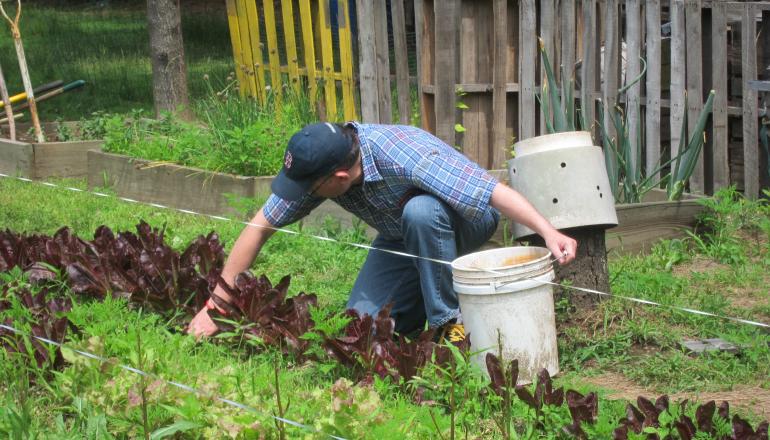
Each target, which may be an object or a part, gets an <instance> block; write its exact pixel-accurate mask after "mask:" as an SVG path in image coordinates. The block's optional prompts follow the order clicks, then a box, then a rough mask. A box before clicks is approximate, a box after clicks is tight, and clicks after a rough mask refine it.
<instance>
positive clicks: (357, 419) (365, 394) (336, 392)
mask: <svg viewBox="0 0 770 440" xmlns="http://www.w3.org/2000/svg"><path fill="white" fill-rule="evenodd" d="M328 393H329V394H331V399H330V400H329V402H328V403H327V405H326V406H325V408H323V409H322V414H324V415H323V416H321V417H319V418H318V419H317V421H316V426H315V427H316V429H318V430H319V431H321V432H324V433H328V434H333V435H337V436H341V437H345V438H351V439H352V438H369V433H370V431H371V427H372V426H376V425H380V424H382V422H383V420H384V418H385V414H383V413H382V404H381V402H380V397H379V395H378V394H377V393H376V392H375V391H374V388H372V387H371V386H358V385H354V384H353V383H352V382H350V381H349V380H347V379H339V380H337V381H336V382H335V383H334V385H332V387H331V389H330V390H329V392H328ZM324 394H326V393H325V392H323V391H320V390H319V391H316V396H317V397H318V398H319V399H320V398H323V397H324Z"/></svg>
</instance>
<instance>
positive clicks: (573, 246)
mask: <svg viewBox="0 0 770 440" xmlns="http://www.w3.org/2000/svg"><path fill="white" fill-rule="evenodd" d="M544 238H545V245H546V247H548V250H550V251H551V253H552V254H553V256H554V258H558V261H559V264H561V265H564V264H569V263H570V262H572V260H574V259H575V255H576V253H577V241H575V240H574V239H572V238H570V237H568V236H566V235H564V234H562V233H561V232H559V231H557V230H554V231H553V232H552V233H551V234H549V235H548V236H547V237H544Z"/></svg>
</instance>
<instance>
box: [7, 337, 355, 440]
mask: <svg viewBox="0 0 770 440" xmlns="http://www.w3.org/2000/svg"><path fill="white" fill-rule="evenodd" d="M0 328H3V329H6V330H8V331H11V332H13V333H15V334H17V335H21V336H26V337H32V338H35V339H38V340H40V341H42V342H45V343H46V344H50V345H54V346H56V347H59V348H61V349H66V350H70V351H72V352H74V353H76V354H79V355H81V356H84V357H87V358H90V359H94V360H97V361H99V362H101V363H109V364H115V365H117V366H119V367H120V368H122V369H124V370H126V371H130V372H131V373H134V374H138V375H140V376H143V377H148V378H150V379H154V380H159V381H161V382H163V383H166V384H169V385H172V386H174V387H176V388H179V389H181V390H184V391H187V392H189V393H193V394H198V395H200V396H203V397H211V394H209V393H206V392H204V391H201V390H199V389H197V388H194V387H191V386H190V385H185V384H183V383H179V382H174V381H171V380H166V379H164V378H162V377H160V376H158V375H156V374H153V373H148V372H146V371H142V370H140V369H138V368H134V367H132V366H130V365H126V364H120V363H115V362H114V361H113V360H111V359H108V358H105V357H103V356H99V355H98V354H94V353H90V352H87V351H82V350H78V349H76V348H72V347H69V346H67V345H65V344H63V343H61V342H56V341H53V340H51V339H48V338H43V337H40V336H35V335H32V334H29V333H26V332H23V331H21V330H18V329H16V328H13V327H11V326H8V325H5V324H0ZM214 398H215V400H218V401H220V402H222V403H225V404H227V405H230V406H232V407H235V408H238V409H242V410H245V411H249V412H252V413H254V414H257V415H258V416H261V417H269V418H272V419H275V420H277V421H279V422H282V423H286V424H287V425H291V426H295V427H297V428H301V429H304V430H306V431H310V432H316V433H319V434H324V435H327V436H329V437H330V438H333V439H335V440H346V439H345V438H343V437H337V436H335V435H332V434H327V433H325V432H323V431H319V430H318V429H316V428H314V427H312V426H310V425H305V424H303V423H300V422H295V421H293V420H290V419H287V418H284V417H278V416H276V415H273V414H266V413H263V412H262V411H259V410H258V409H256V408H254V407H252V406H249V405H245V404H243V403H239V402H236V401H235V400H230V399H227V398H225V397H220V396H215V397H214Z"/></svg>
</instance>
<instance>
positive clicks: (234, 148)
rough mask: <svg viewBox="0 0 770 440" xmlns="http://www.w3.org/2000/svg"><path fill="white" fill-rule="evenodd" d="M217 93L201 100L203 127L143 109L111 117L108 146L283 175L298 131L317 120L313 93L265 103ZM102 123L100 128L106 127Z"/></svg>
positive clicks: (211, 165) (247, 172) (234, 170)
mask: <svg viewBox="0 0 770 440" xmlns="http://www.w3.org/2000/svg"><path fill="white" fill-rule="evenodd" d="M233 90H234V89H233V87H232V84H231V85H230V87H229V88H226V89H225V91H220V92H214V90H213V89H210V94H209V96H208V97H206V98H205V99H202V100H201V101H199V102H198V105H197V108H196V109H197V113H198V114H199V115H200V117H201V120H202V122H203V125H200V124H198V123H193V122H187V121H183V120H181V119H179V118H178V117H176V116H175V115H172V114H163V115H161V117H160V118H159V119H151V118H149V117H147V116H148V115H147V114H146V113H145V112H143V111H134V112H132V113H131V114H130V115H128V116H122V115H111V116H109V117H107V119H106V120H105V121H104V122H103V123H100V124H103V127H104V140H105V144H104V150H105V151H109V152H112V153H118V154H125V155H128V156H131V157H137V158H142V159H148V160H151V161H160V162H174V163H179V164H182V165H188V166H193V167H197V168H202V169H206V170H212V171H219V172H225V173H231V174H240V175H247V176H267V175H274V174H276V173H278V171H279V170H280V169H281V166H282V165H283V160H282V159H283V152H284V150H285V148H286V143H287V142H288V140H289V138H290V137H291V135H292V134H294V133H295V132H296V131H298V130H299V129H300V128H302V126H304V125H306V124H308V123H310V122H311V121H313V120H314V119H315V115H314V114H313V113H312V112H311V111H309V110H308V109H309V108H312V107H311V106H310V105H309V104H308V103H307V97H305V96H304V95H300V94H289V95H287V96H284V97H283V98H282V99H280V100H279V99H277V98H276V97H275V96H273V95H271V96H270V99H269V100H268V103H267V104H266V105H264V106H260V105H258V104H257V103H256V101H255V100H253V99H250V98H242V97H240V96H238V94H237V93H236V92H234V91H233ZM100 124H96V123H95V124H94V125H97V127H99V126H100Z"/></svg>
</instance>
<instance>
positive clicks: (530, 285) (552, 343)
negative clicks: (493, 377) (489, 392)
mask: <svg viewBox="0 0 770 440" xmlns="http://www.w3.org/2000/svg"><path fill="white" fill-rule="evenodd" d="M490 271H494V272H495V273H491V272H490ZM452 276H453V279H454V289H455V292H457V296H458V299H459V301H460V311H461V313H462V316H463V324H464V325H465V331H466V333H467V334H469V337H470V340H471V346H472V350H473V351H474V352H477V354H475V355H474V356H473V358H472V361H473V362H475V363H476V364H478V365H479V366H480V367H481V369H482V370H483V371H485V372H486V370H487V369H486V354H487V352H490V353H494V354H495V355H497V354H498V353H499V351H500V348H502V354H503V359H505V360H512V359H518V360H519V379H518V383H519V384H526V383H531V382H533V381H534V380H535V378H536V377H537V373H538V372H539V371H540V370H542V369H543V368H545V369H547V370H548V373H549V374H550V375H551V376H553V375H555V374H557V373H558V372H559V355H558V349H557V343H556V315H555V313H554V305H553V287H552V286H551V285H550V284H544V283H543V282H542V281H552V280H553V278H554V273H553V268H552V265H551V253H550V252H549V251H548V249H545V248H539V247H510V248H501V249H493V250H489V251H483V252H477V253H473V254H469V255H465V256H463V257H460V258H458V259H456V260H455V261H453V262H452ZM498 332H499V337H500V339H499V340H500V342H501V344H500V345H502V347H498Z"/></svg>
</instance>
